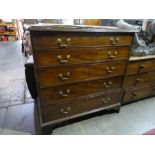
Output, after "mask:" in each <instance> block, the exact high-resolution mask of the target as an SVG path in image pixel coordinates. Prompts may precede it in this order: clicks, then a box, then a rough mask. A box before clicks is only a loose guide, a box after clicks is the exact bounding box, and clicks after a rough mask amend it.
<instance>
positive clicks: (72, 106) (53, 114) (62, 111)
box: [43, 91, 120, 122]
mask: <svg viewBox="0 0 155 155" xmlns="http://www.w3.org/2000/svg"><path fill="white" fill-rule="evenodd" d="M116 103H120V91H116V92H113V93H108V94H104V95H99V96H95V97H89V98H85V99H80V100H74V101H71V102H66V103H65V102H64V103H62V104H57V105H49V106H44V107H43V116H44V122H48V121H52V120H56V119H60V118H65V117H69V116H73V115H76V114H80V113H83V112H88V111H91V110H94V111H95V110H96V109H99V108H104V107H108V106H111V105H114V104H116Z"/></svg>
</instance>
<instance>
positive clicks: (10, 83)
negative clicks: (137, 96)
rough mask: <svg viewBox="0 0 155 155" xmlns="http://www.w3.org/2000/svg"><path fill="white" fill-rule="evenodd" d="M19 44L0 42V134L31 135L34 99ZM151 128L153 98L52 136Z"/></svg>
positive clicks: (134, 131) (128, 132)
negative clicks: (26, 78)
mask: <svg viewBox="0 0 155 155" xmlns="http://www.w3.org/2000/svg"><path fill="white" fill-rule="evenodd" d="M24 62H25V57H24V56H23V54H22V53H21V43H20V42H19V41H17V42H0V134H4V135H20V134H22V135H23V134H24V135H25V134H26V135H28V134H35V129H34V116H33V112H34V102H33V100H32V98H31V96H30V94H29V91H28V89H27V86H26V83H25V75H24ZM152 128H155V97H152V98H149V99H145V100H143V101H139V102H135V103H132V104H130V105H126V106H123V107H122V108H121V110H120V112H119V113H113V114H107V115H102V116H98V117H94V118H91V119H87V120H84V121H81V122H78V123H74V124H71V125H67V126H64V127H61V128H57V129H55V130H54V132H53V134H54V135H139V134H142V133H143V132H145V131H147V130H149V129H152Z"/></svg>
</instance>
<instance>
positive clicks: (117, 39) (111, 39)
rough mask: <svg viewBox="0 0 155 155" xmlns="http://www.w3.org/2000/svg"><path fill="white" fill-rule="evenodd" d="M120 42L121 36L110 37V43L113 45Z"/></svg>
mask: <svg viewBox="0 0 155 155" xmlns="http://www.w3.org/2000/svg"><path fill="white" fill-rule="evenodd" d="M118 42H119V37H117V38H113V37H111V38H110V44H111V45H116V44H117V43H118Z"/></svg>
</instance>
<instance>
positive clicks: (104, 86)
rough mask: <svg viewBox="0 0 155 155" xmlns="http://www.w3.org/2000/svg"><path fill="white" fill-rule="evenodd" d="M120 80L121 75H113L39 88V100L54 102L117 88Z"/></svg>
mask: <svg viewBox="0 0 155 155" xmlns="http://www.w3.org/2000/svg"><path fill="white" fill-rule="evenodd" d="M122 82H123V77H115V78H110V79H104V80H93V81H89V82H80V83H76V84H69V85H63V86H57V87H52V88H46V89H41V92H40V94H41V101H42V104H44V105H46V104H55V103H56V102H62V101H65V100H68V99H74V98H77V97H80V96H85V95H90V94H95V93H101V92H104V91H109V90H113V89H119V88H121V86H122Z"/></svg>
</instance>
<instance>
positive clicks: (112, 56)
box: [108, 51, 118, 59]
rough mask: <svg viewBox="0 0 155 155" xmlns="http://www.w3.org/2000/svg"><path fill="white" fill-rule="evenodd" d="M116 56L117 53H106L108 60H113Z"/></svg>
mask: <svg viewBox="0 0 155 155" xmlns="http://www.w3.org/2000/svg"><path fill="white" fill-rule="evenodd" d="M117 54H118V52H117V51H115V52H114V53H112V52H111V51H108V56H109V58H111V59H114V58H115V57H116V55H117Z"/></svg>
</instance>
